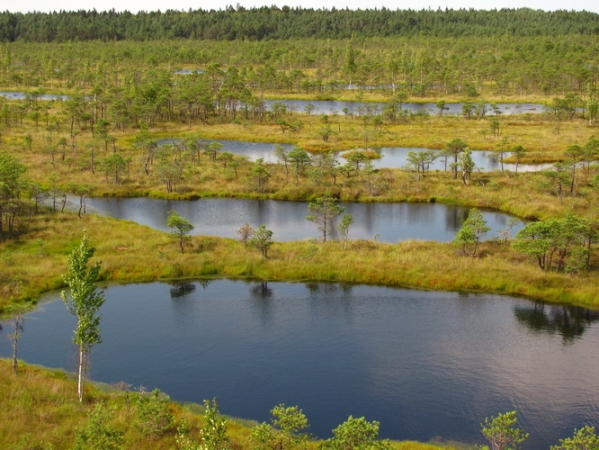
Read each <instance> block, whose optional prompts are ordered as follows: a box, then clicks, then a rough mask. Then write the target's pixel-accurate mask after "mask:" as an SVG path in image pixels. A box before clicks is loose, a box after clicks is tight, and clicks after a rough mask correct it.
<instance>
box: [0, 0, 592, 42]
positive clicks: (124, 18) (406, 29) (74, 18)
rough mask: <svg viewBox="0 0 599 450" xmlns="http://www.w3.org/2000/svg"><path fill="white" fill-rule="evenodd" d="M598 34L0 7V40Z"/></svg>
mask: <svg viewBox="0 0 599 450" xmlns="http://www.w3.org/2000/svg"><path fill="white" fill-rule="evenodd" d="M597 34H599V15H598V14H596V13H592V12H588V11H565V10H562V11H552V12H547V11H541V10H533V9H528V8H520V9H501V10H491V11H483V10H474V9H459V10H450V9H445V10H441V9H438V10H436V11H435V10H424V9H423V10H420V11H415V10H395V11H393V10H390V9H386V8H383V9H380V10H379V9H366V10H357V11H353V10H349V9H341V10H337V9H335V8H333V9H331V10H327V9H317V10H314V9H305V8H290V7H287V6H284V7H282V8H279V7H277V6H270V7H266V6H264V7H260V8H251V9H246V8H244V7H242V6H238V7H237V9H235V8H233V7H232V6H230V7H229V8H228V9H226V10H218V11H215V10H210V11H206V10H189V11H173V10H167V11H165V12H160V11H156V12H144V11H142V12H139V13H137V14H133V13H131V12H127V11H125V12H116V11H114V10H111V11H101V12H98V11H96V10H92V11H84V10H79V11H60V12H52V13H42V12H33V13H25V14H24V13H11V12H9V11H5V12H2V13H0V41H3V42H14V41H25V42H67V41H88V40H103V41H115V40H134V41H149V40H160V39H205V40H219V41H225V40H251V41H260V40H274V39H301V38H330V39H347V38H350V37H352V36H354V37H390V36H403V37H411V36H436V37H464V36H470V37H483V36H484V37H494V36H505V35H509V36H520V37H523V36H564V35H597Z"/></svg>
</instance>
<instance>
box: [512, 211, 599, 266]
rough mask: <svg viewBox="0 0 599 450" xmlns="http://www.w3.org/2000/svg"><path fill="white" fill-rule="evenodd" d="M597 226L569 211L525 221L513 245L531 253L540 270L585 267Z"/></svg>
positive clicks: (521, 250) (518, 249)
mask: <svg viewBox="0 0 599 450" xmlns="http://www.w3.org/2000/svg"><path fill="white" fill-rule="evenodd" d="M596 239H597V230H596V229H595V228H594V227H593V226H592V224H591V222H589V221H588V220H587V219H584V218H580V217H577V216H575V215H574V214H568V215H566V216H565V217H563V218H561V219H547V220H543V221H539V222H531V223H528V224H527V225H526V226H525V227H524V228H523V229H522V230H520V231H519V232H518V234H517V235H516V239H515V241H514V242H513V244H512V245H513V247H514V249H516V250H517V251H519V252H522V253H526V254H528V255H531V256H534V257H535V258H536V259H537V263H538V265H539V267H540V268H541V269H542V270H545V271H549V270H556V271H558V272H561V271H564V270H566V268H567V270H568V271H569V272H570V273H579V272H581V271H582V270H588V269H589V265H590V261H589V257H590V249H591V245H592V243H593V242H594V241H595V240H596Z"/></svg>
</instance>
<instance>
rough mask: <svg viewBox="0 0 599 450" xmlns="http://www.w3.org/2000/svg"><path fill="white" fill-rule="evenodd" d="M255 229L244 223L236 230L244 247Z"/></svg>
mask: <svg viewBox="0 0 599 450" xmlns="http://www.w3.org/2000/svg"><path fill="white" fill-rule="evenodd" d="M255 232H256V230H254V229H253V228H252V227H251V226H250V224H249V223H247V222H246V223H244V224H243V225H242V226H241V228H240V229H239V230H237V234H238V235H239V240H240V241H241V242H243V245H245V246H246V247H247V246H248V243H249V241H250V239H251V238H252V236H253V235H254V233H255Z"/></svg>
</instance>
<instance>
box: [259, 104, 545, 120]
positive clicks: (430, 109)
mask: <svg viewBox="0 0 599 450" xmlns="http://www.w3.org/2000/svg"><path fill="white" fill-rule="evenodd" d="M275 103H281V104H283V105H285V106H286V107H287V109H288V110H290V111H293V112H297V113H305V112H306V107H307V106H308V105H312V107H313V110H312V112H311V113H312V114H314V115H322V114H326V115H331V114H339V115H340V116H342V115H345V110H347V112H348V113H349V114H352V115H364V114H368V115H376V114H382V113H383V111H384V109H385V107H386V106H387V103H381V102H359V101H356V102H342V101H338V100H265V101H264V104H265V106H266V107H267V109H269V110H270V109H272V107H273V105H274V104H275ZM474 103H475V104H476V102H474ZM462 105H463V103H446V104H445V108H446V109H445V110H444V112H443V114H444V115H448V116H459V115H462ZM496 106H497V108H498V110H499V113H500V114H505V115H510V114H525V113H531V114H538V113H542V112H544V111H545V107H544V106H543V105H540V104H536V103H497V104H496ZM401 107H402V109H405V110H407V111H409V112H411V113H413V114H423V113H427V114H430V115H436V114H438V112H439V108H437V105H436V103H413V102H406V103H403V104H402V106H401ZM486 108H487V115H490V116H492V115H494V114H495V113H494V112H493V110H492V109H491V107H490V105H489V104H487V106H486Z"/></svg>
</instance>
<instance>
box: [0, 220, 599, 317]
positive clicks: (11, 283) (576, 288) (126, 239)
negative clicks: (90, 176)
mask: <svg viewBox="0 0 599 450" xmlns="http://www.w3.org/2000/svg"><path fill="white" fill-rule="evenodd" d="M42 224H43V227H42V226H41V225H42ZM30 226H31V229H32V230H33V231H31V232H25V233H23V234H22V235H21V236H19V238H18V239H17V240H15V241H6V242H3V243H1V244H0V252H1V254H2V255H3V258H4V259H5V260H10V263H8V264H6V266H5V267H6V270H5V271H4V272H3V275H2V279H1V280H0V293H1V295H0V302H1V303H0V304H1V305H6V304H7V303H8V302H14V301H19V300H27V301H29V302H35V300H36V299H37V298H38V297H39V295H40V294H41V293H42V292H44V291H47V290H50V289H56V288H58V287H61V286H63V282H62V278H61V274H62V273H64V272H65V270H66V264H67V257H68V254H69V252H70V251H71V250H72V249H73V248H74V247H75V246H76V244H77V242H78V241H79V240H80V238H81V236H82V233H83V230H84V229H87V230H88V235H89V239H90V241H91V242H92V244H93V245H94V246H95V247H96V248H97V252H96V257H97V259H99V260H101V261H102V281H103V282H106V283H132V282H149V281H155V280H171V279H183V278H187V279H193V278H201V277H232V278H259V279H264V280H289V281H302V280H311V281H343V282H353V283H366V284H378V285H389V286H403V287H413V288H418V289H434V290H451V291H470V292H494V293H501V294H507V295H519V296H526V297H531V298H537V299H543V300H547V301H552V302H560V303H571V304H577V305H581V306H587V307H592V308H597V307H599V301H598V300H597V299H599V274H597V273H596V272H591V273H590V274H588V275H587V276H586V277H585V278H582V279H580V278H571V277H568V276H566V275H563V274H558V273H551V272H549V273H547V272H543V271H541V270H540V269H538V268H537V266H536V264H535V263H534V261H532V260H531V259H528V258H526V257H524V256H523V255H521V254H518V253H515V252H514V251H513V250H512V249H511V248H510V246H509V245H508V244H506V243H503V244H502V243H498V242H497V241H490V242H485V243H483V244H482V246H481V249H480V254H481V256H480V257H476V258H471V257H463V256H461V255H460V254H459V252H458V251H457V249H456V248H455V247H454V246H453V245H452V244H447V243H437V242H425V241H406V242H400V243H397V244H388V243H379V242H375V241H373V240H349V241H347V242H340V241H331V242H326V243H321V242H317V241H314V240H307V241H298V242H275V244H274V245H273V246H272V248H271V250H270V252H269V257H268V258H267V259H265V258H263V257H262V256H261V254H260V253H259V252H258V251H257V250H255V249H252V248H246V247H245V246H244V245H243V243H241V242H238V241H235V240H232V239H224V238H217V237H206V236H193V237H192V238H191V240H190V242H189V243H188V244H187V247H186V251H185V253H181V252H180V251H179V248H178V246H177V242H176V240H175V239H173V238H172V236H170V235H169V234H168V233H164V232H160V231H156V230H152V229H150V228H148V227H144V226H140V225H137V224H135V223H132V222H126V221H125V222H123V221H118V220H116V219H112V218H105V217H99V216H95V215H85V216H83V217H82V218H81V219H79V218H78V217H77V215H76V214H72V213H64V214H53V213H47V214H44V215H38V216H33V217H32V218H31V224H30ZM40 242H42V246H43V249H44V251H43V252H42V253H40V251H39V248H40ZM592 263H593V265H594V266H596V265H597V263H599V261H598V258H597V255H596V254H595V253H594V254H593V260H592ZM15 280H18V281H19V282H18V283H16V282H15Z"/></svg>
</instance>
